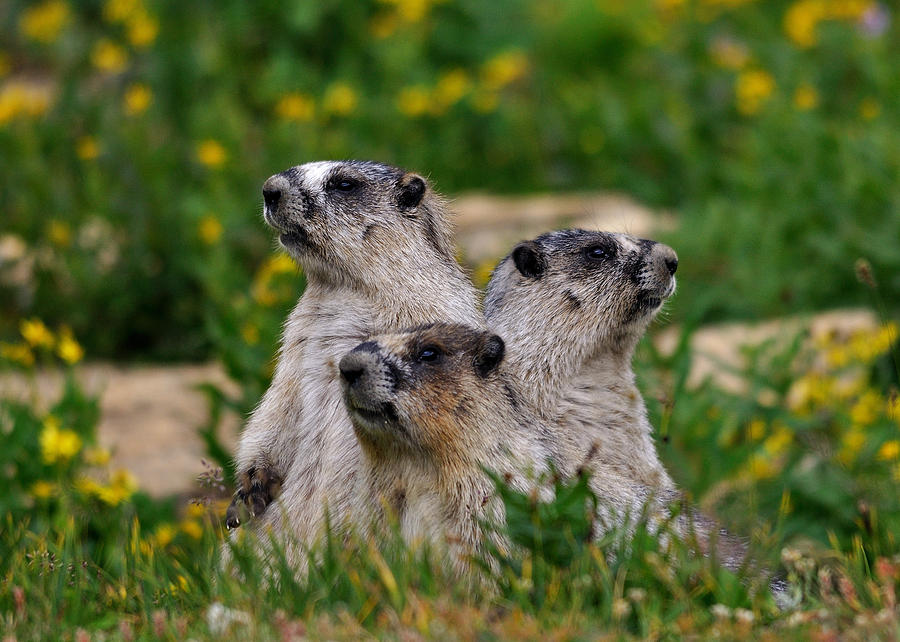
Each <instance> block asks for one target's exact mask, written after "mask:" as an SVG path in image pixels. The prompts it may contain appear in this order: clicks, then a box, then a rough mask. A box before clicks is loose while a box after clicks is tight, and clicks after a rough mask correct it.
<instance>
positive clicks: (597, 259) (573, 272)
mask: <svg viewBox="0 0 900 642" xmlns="http://www.w3.org/2000/svg"><path fill="white" fill-rule="evenodd" d="M677 267H678V257H677V255H676V254H675V251H674V250H673V249H672V248H670V247H668V246H666V245H663V244H661V243H656V242H654V241H650V240H646V239H638V238H635V237H632V236H629V235H626V234H613V233H606V232H592V231H586V230H562V231H557V232H550V233H547V234H543V235H541V236H539V237H538V238H536V239H534V240H532V241H524V242H522V243H519V244H518V245H516V246H515V248H513V250H512V252H511V253H510V254H509V255H508V256H507V257H505V258H504V259H503V260H502V261H501V262H500V263H499V264H498V266H497V268H496V269H495V270H494V272H493V274H492V275H491V279H490V282H489V283H488V286H487V295H486V297H485V302H484V312H485V317H486V319H487V323H488V327H489V328H490V330H491V331H493V332H497V333H499V334H500V335H501V336H502V337H504V339H505V340H506V345H507V354H508V357H507V358H508V360H509V366H508V367H509V368H510V369H511V370H512V371H513V372H515V373H516V374H518V375H519V376H520V377H521V378H522V380H523V384H524V385H523V390H524V391H526V392H527V393H528V395H529V400H530V402H531V404H532V409H533V410H534V411H535V412H536V413H537V414H538V415H539V416H540V417H542V418H543V419H544V420H545V421H546V422H547V424H548V425H549V426H550V427H551V430H552V432H553V439H552V440H551V441H552V443H553V444H554V462H555V464H556V465H557V466H558V468H559V470H560V472H561V473H563V474H564V475H566V476H570V475H572V474H574V473H575V472H577V471H581V470H585V471H587V472H589V473H590V475H591V488H592V489H593V491H594V493H595V494H596V495H597V497H598V499H599V500H600V502H601V505H600V508H601V517H604V518H606V519H608V520H612V522H615V523H621V519H622V517H624V516H625V515H626V514H629V515H630V516H631V517H632V518H635V517H638V516H639V515H640V514H641V511H642V509H643V507H644V505H645V504H646V503H647V502H648V501H650V500H652V501H653V503H652V505H651V506H650V509H651V513H650V515H651V526H655V525H656V524H658V522H659V520H660V519H665V515H666V514H668V510H667V508H668V506H669V505H670V504H673V503H676V502H681V499H682V498H681V496H680V493H679V492H678V491H677V490H676V487H675V484H674V483H673V481H672V479H671V477H670V476H669V474H668V473H667V472H666V469H665V467H664V466H663V464H662V462H661V461H660V459H659V455H658V453H657V452H656V447H655V445H654V443H653V436H652V431H653V428H652V426H651V425H650V422H649V420H648V418H647V410H646V407H645V405H644V401H643V397H642V396H641V394H640V391H639V390H638V389H637V387H636V386H635V382H634V372H633V370H632V367H631V359H632V356H633V353H634V349H635V347H636V345H637V343H638V341H639V340H640V338H641V337H642V336H643V335H644V332H645V331H646V329H647V326H648V325H649V324H650V322H651V321H652V320H653V318H654V317H655V316H656V314H657V313H658V312H659V310H660V308H661V306H662V303H663V301H665V300H666V299H667V298H668V297H670V296H671V295H672V294H673V293H674V292H675V276H674V275H675V271H676V269H677ZM604 507H606V508H605V509H604ZM672 526H673V527H674V529H675V530H676V532H678V533H680V534H681V535H687V534H688V533H689V532H691V530H694V531H695V532H696V535H697V537H698V541H699V544H700V546H701V548H702V550H703V552H704V553H707V554H708V553H709V552H710V542H711V540H712V538H713V533H716V539H717V547H716V548H717V554H718V557H719V560H720V561H721V563H722V564H723V565H724V566H725V567H727V568H730V569H732V570H734V569H736V568H738V567H739V566H740V565H741V564H743V563H744V559H745V557H746V552H747V545H746V542H745V541H744V540H743V539H742V538H740V537H736V536H733V535H731V534H729V533H728V532H727V531H725V530H723V529H721V527H719V525H718V524H716V523H715V522H714V521H713V520H711V519H709V518H708V517H706V516H705V515H703V514H702V513H699V512H698V511H696V510H694V509H693V508H691V507H687V508H686V510H685V512H684V513H683V514H682V515H680V516H679V517H678V518H677V519H676V520H675V522H674V523H673V524H672Z"/></svg>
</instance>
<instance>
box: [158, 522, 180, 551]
mask: <svg viewBox="0 0 900 642" xmlns="http://www.w3.org/2000/svg"><path fill="white" fill-rule="evenodd" d="M173 539H175V529H174V528H173V527H172V525H171V524H160V525H159V526H157V527H156V532H154V533H153V540H154V542H155V543H156V545H157V546H159V547H160V548H165V547H166V546H168V545H169V544H170V543H171V542H172V540H173Z"/></svg>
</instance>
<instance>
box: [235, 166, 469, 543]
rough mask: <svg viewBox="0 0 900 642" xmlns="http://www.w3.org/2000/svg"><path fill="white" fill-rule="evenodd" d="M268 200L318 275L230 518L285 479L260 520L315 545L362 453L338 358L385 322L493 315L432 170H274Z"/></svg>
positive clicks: (285, 346) (253, 434) (283, 358)
mask: <svg viewBox="0 0 900 642" xmlns="http://www.w3.org/2000/svg"><path fill="white" fill-rule="evenodd" d="M263 200H264V201H265V206H264V217H265V220H266V222H267V223H268V224H269V225H270V226H272V227H273V228H274V229H275V230H276V231H277V232H278V233H279V241H280V243H281V245H282V246H284V247H285V248H286V249H287V251H288V252H289V253H290V254H291V256H292V257H294V259H295V260H296V261H297V262H298V263H299V264H300V265H301V267H302V268H303V270H304V272H305V273H306V291H305V292H304V294H303V296H302V297H301V299H300V301H299V302H298V303H297V305H296V307H295V308H294V310H293V311H292V312H291V314H290V316H289V317H288V319H287V321H286V323H285V328H284V334H283V337H282V343H281V348H280V351H279V357H278V365H277V367H276V369H275V374H274V377H273V379H272V384H271V386H270V388H269V389H268V390H267V391H266V393H265V395H264V397H263V398H262V401H261V402H260V404H259V406H258V407H257V408H256V410H255V411H254V412H253V414H252V416H251V417H250V420H249V422H248V423H247V426H246V428H245V429H244V432H243V434H242V436H241V440H240V444H239V447H238V453H237V471H238V476H239V479H238V481H239V488H238V491H237V493H236V494H235V499H234V501H233V502H232V506H231V507H230V508H229V510H228V514H227V516H226V525H227V526H229V527H234V526H237V525H238V524H239V523H240V518H241V514H242V513H243V512H244V506H245V505H246V509H249V512H250V514H252V515H259V514H261V513H262V512H263V511H264V510H265V508H266V506H267V504H269V502H270V501H272V500H273V499H274V498H275V496H276V495H277V494H278V492H279V488H280V489H281V492H280V495H279V503H280V504H281V506H280V507H279V508H280V509H281V510H273V509H274V507H273V509H270V510H267V511H265V518H264V519H262V520H258V521H257V524H259V526H260V528H266V529H269V528H274V529H275V531H276V532H277V531H279V530H282V529H283V530H287V531H288V532H290V535H291V536H292V538H296V540H297V541H299V542H308V541H310V539H311V538H312V537H314V536H316V535H317V534H318V533H319V531H320V530H321V528H322V526H323V525H324V520H325V511H326V507H327V511H328V513H329V515H330V517H331V520H332V521H333V522H340V521H341V520H342V519H343V518H344V514H345V509H346V507H347V502H348V501H349V496H350V491H351V488H352V487H353V477H354V475H355V474H356V469H357V465H358V460H359V445H358V444H357V442H356V440H355V439H353V438H352V437H351V435H352V432H351V430H352V429H351V424H350V419H349V417H348V416H347V411H346V410H345V408H344V405H343V403H342V401H341V389H340V383H339V375H338V368H337V362H338V360H339V359H340V358H341V357H342V356H343V355H344V354H346V353H347V352H348V351H350V350H351V349H352V348H353V347H354V346H356V345H357V344H359V343H360V342H361V341H363V340H364V339H365V338H366V337H368V336H369V335H370V334H371V333H372V332H374V331H376V330H379V331H385V330H387V331H390V330H396V329H400V328H404V327H410V326H412V325H416V324H419V323H423V322H425V321H428V320H431V319H436V318H438V319H447V320H450V321H454V322H458V323H466V324H470V325H476V326H477V325H481V324H483V323H484V321H483V317H482V316H481V314H480V313H479V311H478V308H477V304H476V294H475V290H474V288H473V286H472V284H471V282H470V281H469V279H468V278H467V277H466V276H465V275H464V274H463V272H462V270H461V269H460V267H459V265H458V264H457V262H456V259H455V258H454V249H453V244H452V241H451V236H450V232H451V231H450V224H449V222H448V219H447V215H446V208H445V204H444V201H443V200H442V199H441V198H440V196H438V195H437V194H436V193H435V192H434V191H433V190H432V189H431V188H430V187H429V186H428V184H427V183H426V181H425V180H424V179H423V178H422V177H421V176H418V175H416V174H412V173H407V172H405V171H403V170H401V169H397V168H395V167H390V166H387V165H382V164H380V163H372V162H360V161H347V162H335V161H325V162H316V163H307V164H305V165H300V166H298V167H293V168H291V169H289V170H287V171H284V172H282V173H280V174H276V175H274V176H272V177H270V178H269V179H268V180H267V181H266V182H265V184H264V185H263ZM284 519H287V520H288V521H289V522H290V523H289V524H284V523H283V520H284ZM285 526H286V527H287V528H284V527H285Z"/></svg>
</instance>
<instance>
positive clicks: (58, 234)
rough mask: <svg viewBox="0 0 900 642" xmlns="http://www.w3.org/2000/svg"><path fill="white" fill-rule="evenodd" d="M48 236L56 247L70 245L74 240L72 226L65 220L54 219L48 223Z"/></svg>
mask: <svg viewBox="0 0 900 642" xmlns="http://www.w3.org/2000/svg"><path fill="white" fill-rule="evenodd" d="M47 238H48V239H50V242H51V243H53V245H55V246H56V247H68V246H69V243H71V242H72V228H70V227H69V224H68V223H66V222H65V221H57V220H52V221H50V222H49V223H48V224H47Z"/></svg>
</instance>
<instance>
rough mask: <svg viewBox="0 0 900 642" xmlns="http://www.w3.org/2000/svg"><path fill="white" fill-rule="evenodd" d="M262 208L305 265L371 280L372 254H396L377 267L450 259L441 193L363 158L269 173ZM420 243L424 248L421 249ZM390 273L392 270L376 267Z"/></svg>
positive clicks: (326, 272) (420, 180) (328, 273)
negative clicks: (433, 258) (426, 258)
mask: <svg viewBox="0 0 900 642" xmlns="http://www.w3.org/2000/svg"><path fill="white" fill-rule="evenodd" d="M263 201H264V206H263V216H264V218H265V220H266V223H268V224H269V225H271V226H272V227H273V228H275V230H276V231H278V232H279V241H280V243H281V244H282V245H283V246H284V247H285V248H286V249H287V250H288V252H290V253H291V255H293V256H294V258H296V259H297V260H298V261H299V262H300V264H301V265H303V267H304V269H306V271H307V272H314V273H316V274H318V275H320V276H324V277H329V276H330V277H332V278H334V277H337V278H341V277H344V278H347V277H349V278H354V277H355V278H358V279H362V280H364V281H370V280H371V278H370V277H372V276H375V277H378V276H379V274H375V275H372V274H371V273H372V268H373V265H374V263H373V261H372V260H371V258H370V257H372V256H376V255H377V256H383V255H385V254H387V255H389V256H391V257H395V259H396V261H395V262H394V264H392V265H387V266H385V265H383V263H384V262H383V261H380V262H378V265H379V269H380V270H387V269H390V268H392V267H397V268H398V269H406V270H409V269H415V268H417V267H420V266H418V265H416V264H415V263H413V264H412V265H411V264H409V263H408V262H407V261H406V260H404V259H406V258H411V259H413V260H415V258H416V257H418V258H419V260H421V258H422V257H424V256H426V255H430V256H433V255H435V254H437V255H439V257H440V258H441V260H449V261H454V252H453V245H452V241H451V239H450V230H449V229H448V228H449V225H448V223H447V221H446V220H445V216H444V206H443V203H442V201H441V200H440V197H439V196H437V195H436V194H434V192H433V191H432V190H431V188H430V187H429V185H428V183H427V182H426V180H425V179H424V178H422V177H421V176H419V175H417V174H413V173H410V172H405V171H404V170H402V169H398V168H396V167H391V166H389V165H383V164H381V163H374V162H367V161H320V162H315V163H306V164H305V165H298V166H297V167H292V168H290V169H288V170H285V171H283V172H281V173H280V174H275V175H274V176H271V177H269V179H268V180H266V182H265V184H264V185H263ZM422 248H429V249H428V250H426V251H425V252H423V249H422ZM381 276H384V277H385V278H391V277H392V276H394V275H393V274H392V275H381Z"/></svg>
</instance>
